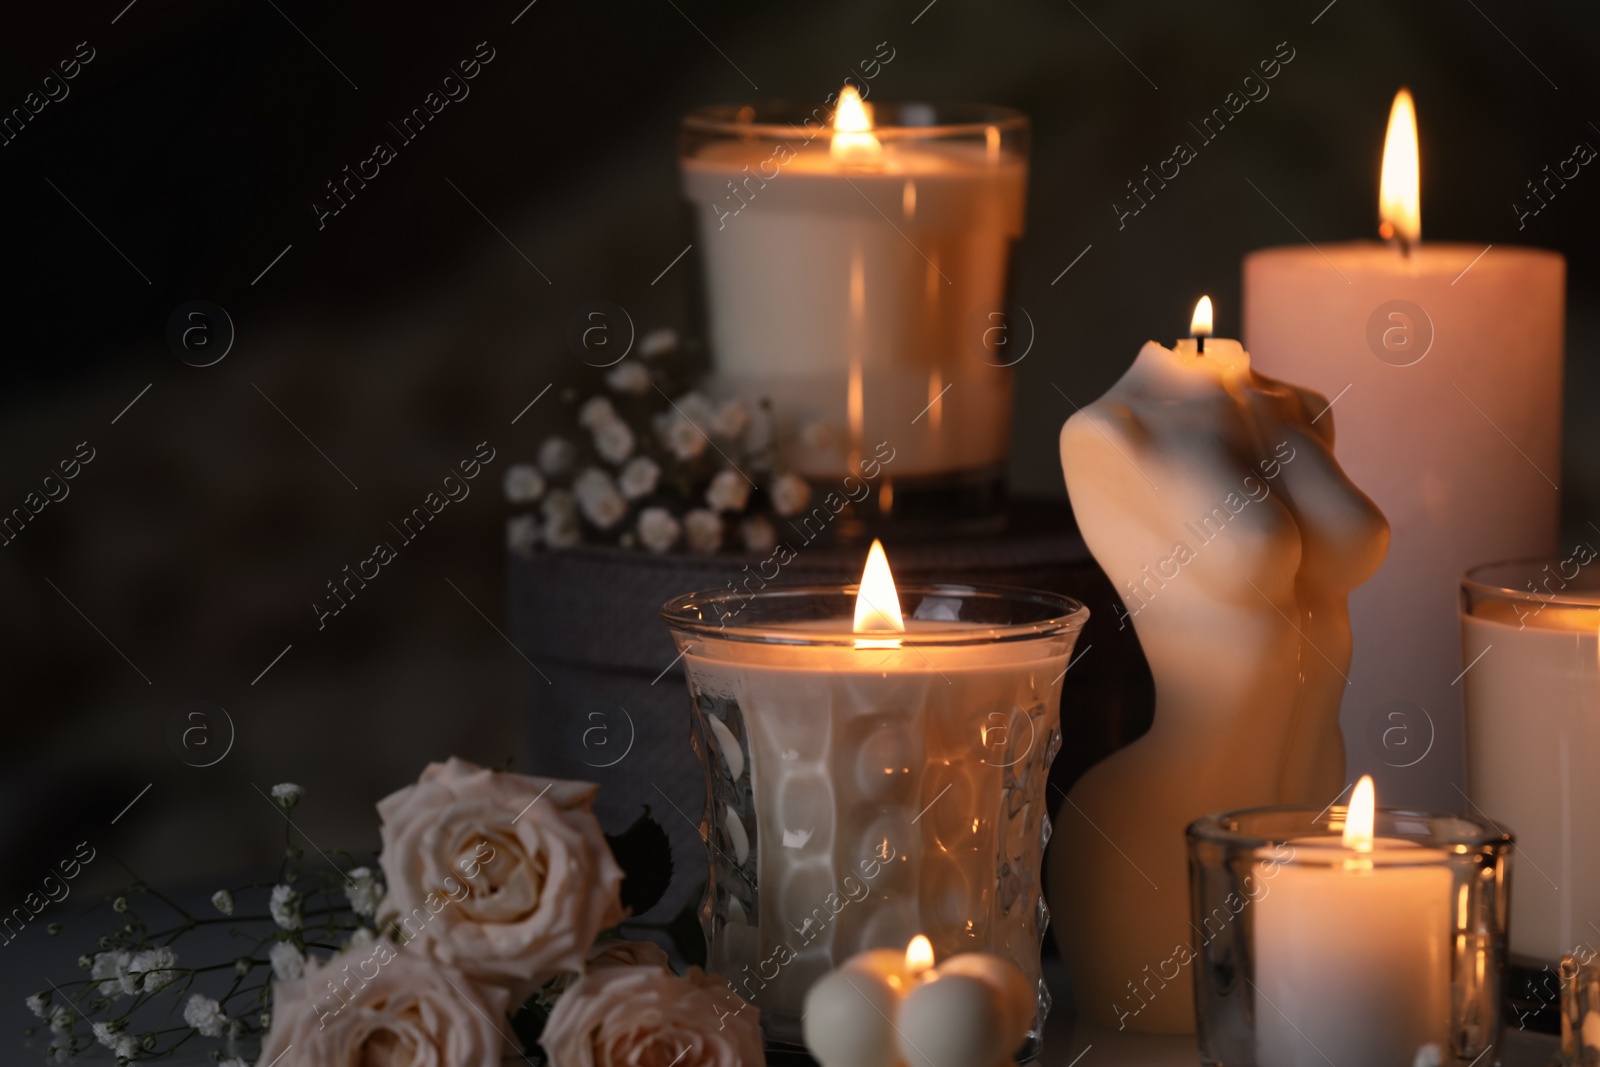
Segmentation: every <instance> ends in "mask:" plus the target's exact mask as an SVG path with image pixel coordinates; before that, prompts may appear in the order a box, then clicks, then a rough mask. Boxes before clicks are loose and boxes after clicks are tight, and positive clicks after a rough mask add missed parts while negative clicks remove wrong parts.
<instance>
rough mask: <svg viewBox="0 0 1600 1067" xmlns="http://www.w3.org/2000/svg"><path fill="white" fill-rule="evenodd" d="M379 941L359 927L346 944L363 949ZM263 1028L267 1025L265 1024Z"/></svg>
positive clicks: (369, 931)
mask: <svg viewBox="0 0 1600 1067" xmlns="http://www.w3.org/2000/svg"><path fill="white" fill-rule="evenodd" d="M377 939H378V935H376V934H374V933H373V932H372V931H371V930H368V929H367V928H366V927H365V926H358V927H356V928H355V929H354V930H352V931H351V932H350V940H348V941H346V942H345V947H346V948H361V947H362V946H364V945H370V944H372V943H373V942H374V941H376V940H377ZM262 1025H263V1026H265V1025H266V1024H265V1023H263V1024H262Z"/></svg>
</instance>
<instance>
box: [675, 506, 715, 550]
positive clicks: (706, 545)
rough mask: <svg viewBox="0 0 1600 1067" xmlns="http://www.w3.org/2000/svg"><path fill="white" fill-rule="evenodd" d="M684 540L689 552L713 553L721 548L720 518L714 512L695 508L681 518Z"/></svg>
mask: <svg viewBox="0 0 1600 1067" xmlns="http://www.w3.org/2000/svg"><path fill="white" fill-rule="evenodd" d="M683 531H684V537H685V540H687V541H688V543H689V551H691V552H706V553H711V552H715V551H716V550H717V549H719V548H721V547H722V517H721V516H719V515H718V514H717V513H716V512H714V511H707V510H706V509H704V508H695V509H694V510H693V511H691V512H689V513H688V514H686V515H685V516H684V517H683Z"/></svg>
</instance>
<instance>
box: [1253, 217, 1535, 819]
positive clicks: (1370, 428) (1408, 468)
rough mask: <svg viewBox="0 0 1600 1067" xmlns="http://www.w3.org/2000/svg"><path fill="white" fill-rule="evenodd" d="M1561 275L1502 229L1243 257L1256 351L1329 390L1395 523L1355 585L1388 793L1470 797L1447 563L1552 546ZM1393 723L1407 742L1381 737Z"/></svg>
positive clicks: (1360, 726)
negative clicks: (1459, 239)
mask: <svg viewBox="0 0 1600 1067" xmlns="http://www.w3.org/2000/svg"><path fill="white" fill-rule="evenodd" d="M1564 285H1565V261H1564V260H1563V259H1562V257H1561V256H1559V255H1556V254H1555V253H1553V252H1546V251H1541V250H1538V249H1532V248H1516V247H1510V246H1506V245H1495V246H1494V247H1493V248H1490V249H1487V250H1486V249H1485V246H1484V245H1481V244H1476V245H1467V244H1433V243H1427V244H1422V245H1420V246H1418V247H1415V248H1413V249H1412V250H1411V253H1410V255H1403V254H1402V253H1401V251H1400V249H1398V248H1393V247H1389V246H1386V245H1381V244H1378V243H1376V242H1354V243H1349V244H1333V245H1329V244H1321V245H1316V246H1309V247H1308V246H1296V247H1292V248H1273V249H1268V250H1265V251H1261V252H1255V253H1252V254H1251V255H1249V256H1247V257H1246V258H1245V261H1244V341H1245V343H1246V344H1247V345H1248V346H1249V347H1250V351H1251V353H1252V355H1253V356H1254V358H1255V361H1256V366H1257V367H1259V368H1260V369H1261V370H1262V371H1264V372H1266V373H1268V374H1272V375H1275V376H1278V377H1282V378H1286V379H1289V380H1292V381H1296V382H1302V383H1304V384H1306V385H1308V386H1311V387H1312V388H1315V389H1317V390H1318V391H1320V392H1322V393H1323V394H1325V395H1326V396H1328V397H1329V398H1330V400H1332V401H1333V403H1334V407H1333V408H1332V409H1331V410H1330V411H1329V412H1328V413H1327V414H1326V415H1325V416H1324V418H1323V420H1322V421H1325V422H1331V423H1333V424H1334V425H1335V426H1336V427H1337V446H1336V449H1335V452H1336V454H1337V455H1338V457H1339V463H1340V465H1341V466H1342V467H1343V468H1344V470H1345V472H1346V473H1347V474H1349V475H1350V477H1351V479H1352V480H1353V481H1354V482H1355V483H1356V485H1358V486H1360V487H1361V489H1362V491H1363V492H1365V493H1366V494H1367V495H1368V496H1370V497H1371V498H1372V500H1373V502H1374V503H1376V504H1377V505H1378V507H1379V508H1381V509H1382V511H1383V513H1384V515H1385V516H1387V517H1388V519H1389V524H1390V526H1391V528H1392V530H1393V540H1392V542H1391V544H1390V547H1389V556H1388V559H1387V560H1385V561H1384V564H1383V568H1382V569H1381V570H1380V571H1379V572H1378V574H1377V575H1376V577H1374V578H1373V579H1372V580H1371V581H1369V582H1367V583H1366V584H1365V585H1364V586H1362V587H1361V588H1360V589H1358V590H1357V591H1356V592H1355V593H1354V594H1352V596H1351V598H1350V621H1351V626H1352V630H1353V633H1354V651H1353V655H1352V658H1351V666H1350V682H1351V684H1350V686H1349V688H1348V690H1347V692H1346V694H1345V698H1344V707H1343V712H1342V721H1343V724H1344V728H1345V731H1346V733H1347V735H1349V736H1350V738H1351V739H1352V741H1356V739H1360V741H1359V743H1353V744H1352V745H1351V752H1352V770H1353V771H1354V772H1356V773H1359V772H1362V771H1372V772H1374V773H1376V772H1380V771H1383V770H1385V767H1384V765H1385V764H1388V765H1389V766H1390V767H1402V766H1404V767H1406V769H1405V771H1404V773H1401V774H1394V773H1390V774H1388V775H1386V776H1383V778H1384V786H1385V791H1386V793H1387V794H1388V795H1389V796H1390V797H1391V798H1393V799H1394V801H1395V802H1396V803H1400V804H1403V805H1404V804H1411V805H1417V806H1424V807H1453V806H1455V805H1456V804H1457V803H1458V801H1459V796H1458V794H1456V792H1455V791H1454V790H1453V789H1452V788H1451V785H1452V783H1455V784H1459V783H1460V781H1461V751H1462V741H1461V729H1460V696H1459V693H1460V687H1459V686H1452V681H1453V679H1454V678H1455V677H1456V675H1457V673H1458V672H1459V671H1460V670H1461V664H1460V662H1459V661H1458V660H1457V654H1458V652H1459V647H1458V645H1457V639H1456V626H1455V615H1456V602H1455V597H1456V580H1457V579H1458V578H1459V577H1460V575H1461V573H1462V572H1463V571H1465V570H1466V569H1467V568H1468V567H1471V566H1475V565H1477V564H1479V563H1484V562H1487V561H1490V560H1496V559H1509V558H1513V557H1522V556H1531V555H1544V554H1548V553H1550V552H1552V551H1553V550H1554V549H1555V547H1556V545H1555V538H1556V528H1557V518H1558V509H1559V504H1560V495H1559V493H1558V492H1557V489H1556V487H1557V486H1558V485H1559V484H1560V482H1561V356H1562V321H1563V320H1562V315H1563V310H1562V305H1563V299H1564ZM1397 701H1403V702H1406V703H1405V704H1396V703H1394V702H1397ZM1395 710H1398V711H1399V712H1400V715H1401V718H1398V719H1393V720H1389V719H1387V716H1388V714H1389V712H1391V711H1395ZM1380 716H1382V717H1385V720H1386V721H1384V722H1383V723H1381V724H1378V725H1377V726H1376V727H1374V722H1373V720H1374V719H1375V718H1376V717H1380ZM1397 724H1398V725H1400V726H1402V727H1404V729H1403V730H1402V731H1401V732H1398V733H1396V732H1390V733H1387V734H1386V733H1385V730H1387V729H1388V728H1389V727H1392V726H1395V725H1397ZM1384 737H1388V738H1390V739H1391V740H1392V741H1396V742H1398V741H1399V740H1400V739H1401V738H1402V737H1403V738H1404V740H1405V745H1404V746H1399V745H1396V746H1392V747H1385V746H1384V745H1383V744H1382V743H1374V741H1373V740H1372V739H1373V738H1380V739H1381V738H1384ZM1430 746H1431V748H1430ZM1424 754H1426V755H1427V757H1428V762H1427V763H1426V764H1425V765H1424V764H1420V763H1419V764H1418V765H1417V766H1415V767H1411V766H1408V765H1409V764H1412V763H1413V762H1414V761H1420V760H1422V759H1423V757H1424Z"/></svg>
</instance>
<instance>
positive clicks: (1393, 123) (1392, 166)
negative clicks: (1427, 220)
mask: <svg viewBox="0 0 1600 1067" xmlns="http://www.w3.org/2000/svg"><path fill="white" fill-rule="evenodd" d="M1421 175H1422V164H1421V161H1420V159H1419V157H1418V153H1417V109H1416V105H1415V104H1414V103H1413V102H1412V100H1411V91H1410V90H1409V89H1401V90H1400V91H1399V92H1398V93H1396V94H1395V95H1394V106H1393V107H1392V108H1390V109H1389V132H1388V133H1387V134H1386V135H1385V136H1384V139H1383V173H1382V176H1381V177H1380V179H1379V181H1378V217H1379V219H1380V220H1382V221H1381V225H1380V226H1379V227H1378V232H1379V233H1380V234H1382V235H1383V236H1384V237H1386V238H1388V237H1397V238H1399V240H1400V244H1401V246H1402V247H1405V248H1409V247H1410V246H1411V245H1414V244H1416V243H1417V241H1419V240H1421V238H1422V193H1421V188H1420V187H1421V181H1422V179H1421Z"/></svg>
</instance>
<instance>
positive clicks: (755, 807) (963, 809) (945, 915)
mask: <svg viewBox="0 0 1600 1067" xmlns="http://www.w3.org/2000/svg"><path fill="white" fill-rule="evenodd" d="M856 592H857V587H854V586H851V587H845V588H839V587H824V588H789V589H782V588H779V587H773V588H771V589H768V590H763V591H761V592H759V593H756V594H754V595H753V596H752V595H748V594H737V593H733V592H729V591H726V590H724V591H718V592H709V593H694V594H691V595H689V596H685V597H680V598H678V599H676V600H673V601H671V602H669V603H668V604H667V605H666V606H665V607H664V608H663V609H662V616H663V618H664V619H665V620H666V622H667V624H668V625H669V626H670V627H671V629H672V632H673V635H674V637H675V638H676V641H677V644H678V647H679V649H680V650H681V652H682V653H683V664H684V668H685V672H686V674H687V676H688V682H689V692H690V695H691V697H692V698H693V716H692V720H693V735H692V736H693V743H694V747H695V751H696V752H697V754H698V755H699V756H700V758H701V760H702V762H703V763H704V765H705V770H706V809H705V813H704V817H703V820H702V823H701V833H702V836H704V837H705V839H706V841H707V845H708V852H709V858H710V861H711V873H710V884H709V886H708V887H707V891H706V897H705V901H704V903H703V904H702V906H701V909H700V921H701V925H702V926H703V927H704V929H705V933H706V938H707V942H708V948H709V954H708V958H709V969H710V970H711V971H713V972H715V973H717V974H720V975H722V976H724V977H726V978H727V979H728V980H729V981H730V982H732V983H733V986H734V988H735V989H736V990H738V992H739V993H740V994H741V995H742V996H744V997H745V998H746V999H747V1000H749V1001H750V1002H751V1003H753V1004H755V1005H756V1006H757V1007H758V1008H759V1009H760V1011H761V1022H762V1026H763V1028H764V1029H765V1032H766V1036H767V1040H768V1041H769V1042H770V1043H772V1044H773V1045H774V1046H776V1047H782V1046H798V1045H800V1044H801V1032H800V1016H801V1012H802V1005H803V1002H804V999H805V994H806V992H807V990H809V989H810V987H811V985H812V984H813V983H814V982H815V981H816V980H817V979H819V978H821V977H822V976H823V975H825V974H827V973H828V972H829V971H830V970H832V969H833V968H834V967H836V966H837V965H838V964H840V963H843V962H844V961H845V960H846V959H848V958H849V957H851V956H853V955H855V954H856V953H858V952H863V951H866V950H867V949H872V948H893V949H897V950H901V951H903V950H904V949H905V946H906V944H907V942H909V941H910V940H911V938H912V937H914V936H915V935H917V934H919V933H920V934H925V935H927V937H928V938H929V939H930V940H931V941H932V943H933V946H934V951H935V955H936V958H937V959H939V960H943V959H944V958H945V957H947V956H949V955H952V954H954V953H957V952H969V951H984V952H991V953H994V954H996V955H999V956H1003V957H1005V958H1007V959H1009V960H1011V961H1012V962H1014V963H1015V964H1016V965H1017V966H1018V967H1020V968H1021V969H1022V972H1023V973H1024V974H1025V975H1027V976H1028V978H1029V980H1030V982H1032V983H1033V984H1034V986H1035V988H1036V989H1037V990H1038V1019H1037V1020H1036V1023H1040V1024H1042V1021H1043V1018H1044V1016H1045V1014H1046V1012H1047V1011H1048V1010H1049V1006H1050V1001H1049V996H1048V994H1047V993H1046V991H1045V986H1044V983H1043V981H1042V980H1041V974H1040V964H1039V948H1040V941H1041V938H1042V937H1043V935H1044V930H1045V925H1046V923H1047V922H1048V919H1049V911H1048V909H1047V908H1046V907H1045V903H1044V899H1043V896H1042V894H1041V893H1040V886H1039V870H1040V863H1041V860H1042V858H1043V854H1044V846H1045V842H1046V841H1047V840H1048V839H1049V836H1050V821H1049V817H1048V814H1047V812H1046V810H1045V782H1046V776H1047V774H1048V772H1049V767H1050V762H1051V761H1052V760H1053V759H1054V758H1055V755H1056V752H1057V750H1058V749H1059V748H1060V746H1061V730H1060V698H1061V681H1062V676H1063V675H1064V674H1065V672H1066V667H1067V663H1068V657H1069V656H1070V655H1071V654H1072V648H1073V645H1074V643H1075V642H1076V640H1077V636H1078V633H1079V631H1080V630H1081V629H1082V628H1083V624H1084V622H1085V621H1086V620H1087V618H1088V615H1089V612H1088V609H1087V608H1085V607H1083V606H1082V605H1081V604H1079V603H1077V602H1076V601H1074V600H1070V599H1068V598H1066V597H1060V596H1055V595H1053V594H1049V593H1036V592H1027V591H1022V590H1010V589H1001V588H984V587H974V586H957V585H909V586H901V588H900V601H901V604H902V605H903V610H904V611H905V625H906V630H905V632H904V633H897V634H888V635H886V634H883V633H874V634H872V635H870V636H863V635H859V634H856V633H853V632H852V629H853V627H852V612H853V611H854V607H855V603H856ZM1022 1051H1023V1055H1024V1056H1025V1057H1031V1056H1033V1055H1036V1054H1037V1051H1038V1025H1036V1026H1035V1029H1034V1032H1033V1034H1032V1035H1030V1039H1029V1047H1028V1048H1027V1049H1024V1050H1022Z"/></svg>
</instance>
